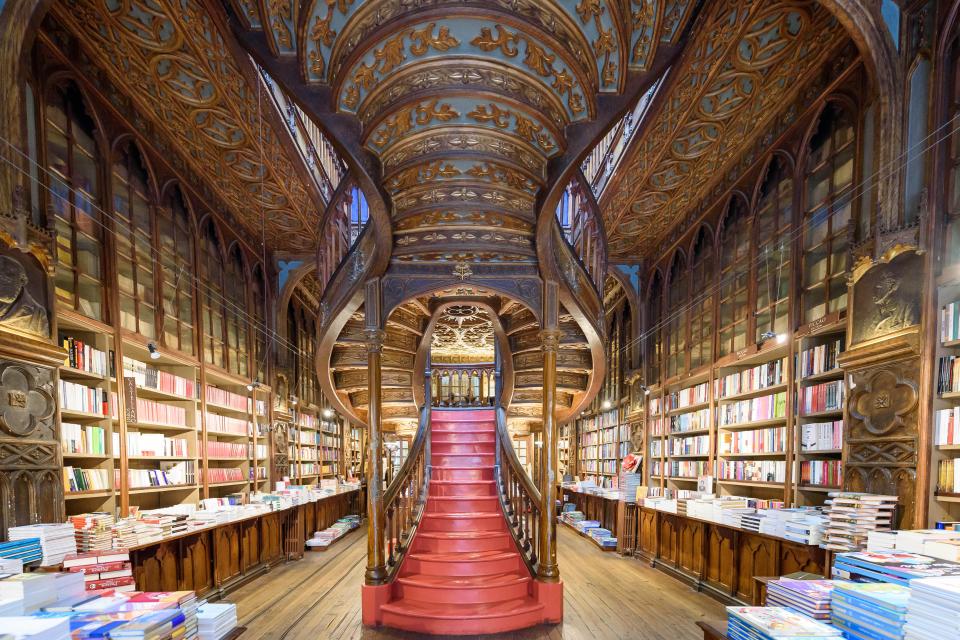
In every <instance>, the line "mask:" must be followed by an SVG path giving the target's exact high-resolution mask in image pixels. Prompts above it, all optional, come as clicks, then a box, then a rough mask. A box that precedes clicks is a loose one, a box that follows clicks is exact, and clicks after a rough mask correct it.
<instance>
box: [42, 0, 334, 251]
mask: <svg viewBox="0 0 960 640" xmlns="http://www.w3.org/2000/svg"><path fill="white" fill-rule="evenodd" d="M272 4H274V3H273V2H271V5H272ZM54 12H55V15H56V18H57V20H58V21H60V22H61V23H62V24H63V25H65V26H66V27H67V28H68V29H70V30H71V31H72V32H73V33H74V34H75V35H76V36H78V39H79V40H81V41H82V42H83V45H84V47H85V48H86V49H87V51H88V53H89V54H90V56H91V57H92V58H93V59H94V60H95V61H96V62H97V64H98V65H100V66H101V67H102V68H103V69H105V70H106V71H107V73H108V74H109V75H110V77H111V79H112V80H113V81H114V82H115V83H116V84H117V85H118V86H119V87H121V89H122V90H123V91H124V93H126V94H127V95H129V96H131V98H132V99H133V100H134V101H135V103H136V104H137V105H138V108H139V110H140V113H142V114H143V115H144V116H145V117H147V118H149V119H152V120H153V121H154V123H155V124H156V125H157V126H158V127H159V129H160V130H162V131H165V132H166V134H167V135H168V136H169V138H170V139H171V140H172V141H173V145H172V146H174V147H175V148H177V149H179V151H180V152H181V153H182V155H183V157H184V158H185V160H186V162H187V164H188V166H190V167H191V169H192V170H193V171H195V172H196V173H197V174H198V175H201V176H203V177H204V178H205V179H206V180H207V181H208V183H209V184H210V185H211V186H212V187H213V188H214V190H215V191H216V192H217V194H218V195H219V196H220V197H221V198H222V199H223V201H225V202H226V203H227V204H228V206H230V207H231V209H232V211H231V213H232V214H233V216H234V217H235V218H236V219H237V220H238V221H239V222H240V223H241V224H243V225H244V226H245V227H246V228H247V230H248V231H249V232H251V233H255V234H256V236H257V237H259V235H260V227H261V216H262V215H265V216H266V218H267V225H266V232H267V236H268V237H267V242H268V244H269V245H270V246H271V247H273V248H275V249H281V250H287V251H294V252H304V251H311V250H314V249H315V248H316V243H317V240H318V226H319V218H320V213H322V209H321V207H322V206H323V205H322V201H321V200H320V199H319V197H318V194H317V193H316V189H315V187H314V186H312V185H311V184H310V183H309V182H308V181H307V180H306V179H305V178H304V177H303V176H304V175H305V174H301V173H298V171H297V167H296V166H295V165H294V163H295V162H302V160H301V159H300V158H299V157H294V158H293V159H291V156H288V152H287V149H286V148H284V146H282V143H281V140H280V138H279V137H278V135H277V131H275V130H274V129H273V128H272V127H271V125H270V120H269V119H267V118H261V114H262V113H263V112H264V111H266V110H268V109H272V108H273V107H272V103H271V102H270V99H269V96H268V95H267V93H266V92H263V94H262V95H258V90H257V87H256V86H254V85H252V83H249V82H248V81H247V76H245V75H244V73H243V72H242V70H241V68H240V66H239V64H242V63H238V61H237V60H236V59H235V57H234V53H233V52H232V51H231V50H230V48H229V47H228V46H227V43H226V42H225V41H224V37H223V34H221V33H220V32H219V31H218V26H217V25H216V24H215V22H214V20H212V19H211V17H210V15H209V14H208V13H207V11H206V9H205V8H204V5H203V4H202V3H201V2H196V1H190V0H180V1H177V0H126V1H123V2H120V1H119V0H62V1H61V2H57V3H55V4H54ZM291 155H292V154H291Z"/></svg>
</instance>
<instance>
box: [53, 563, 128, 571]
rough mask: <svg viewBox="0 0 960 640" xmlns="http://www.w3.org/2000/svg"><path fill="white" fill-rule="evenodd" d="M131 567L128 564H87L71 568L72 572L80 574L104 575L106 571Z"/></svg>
mask: <svg viewBox="0 0 960 640" xmlns="http://www.w3.org/2000/svg"><path fill="white" fill-rule="evenodd" d="M64 568H68V567H67V566H66V563H64ZM129 568H130V565H129V563H127V562H99V563H96V564H87V565H83V566H82V567H69V569H70V571H72V572H78V571H82V572H83V573H102V572H104V571H121V570H123V569H129Z"/></svg>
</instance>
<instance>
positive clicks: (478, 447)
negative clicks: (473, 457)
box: [431, 442, 497, 456]
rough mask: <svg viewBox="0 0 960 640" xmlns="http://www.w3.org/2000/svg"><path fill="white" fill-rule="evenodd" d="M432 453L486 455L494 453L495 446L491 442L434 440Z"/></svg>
mask: <svg viewBox="0 0 960 640" xmlns="http://www.w3.org/2000/svg"><path fill="white" fill-rule="evenodd" d="M431 447H432V448H433V455H435V456H436V455H440V454H448V453H474V454H483V455H488V456H493V455H496V452H497V450H496V447H495V445H494V444H493V443H492V442H434V443H433V444H432V445H431Z"/></svg>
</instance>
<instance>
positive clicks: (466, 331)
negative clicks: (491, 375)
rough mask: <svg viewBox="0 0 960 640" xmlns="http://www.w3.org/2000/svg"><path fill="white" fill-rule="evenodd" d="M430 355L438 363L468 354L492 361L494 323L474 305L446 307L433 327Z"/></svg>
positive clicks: (484, 312) (474, 358) (469, 356)
mask: <svg viewBox="0 0 960 640" xmlns="http://www.w3.org/2000/svg"><path fill="white" fill-rule="evenodd" d="M430 357H431V359H432V360H433V361H434V362H456V361H458V360H456V359H458V358H464V357H467V358H470V359H473V360H477V359H479V360H485V361H487V362H492V361H493V322H492V321H491V320H490V318H489V317H488V316H487V313H486V311H484V310H483V309H480V308H479V307H474V306H470V305H457V306H452V307H448V308H447V309H445V310H444V311H443V314H442V315H441V316H440V318H439V319H438V320H437V324H436V326H435V327H434V330H433V338H432V341H431V344H430ZM451 358H453V360H451ZM479 360H477V361H479Z"/></svg>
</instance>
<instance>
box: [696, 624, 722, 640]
mask: <svg viewBox="0 0 960 640" xmlns="http://www.w3.org/2000/svg"><path fill="white" fill-rule="evenodd" d="M697 626H698V627H700V629H701V630H702V631H703V640H727V624H726V623H725V622H718V623H711V622H697Z"/></svg>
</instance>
